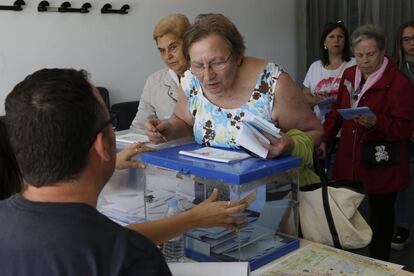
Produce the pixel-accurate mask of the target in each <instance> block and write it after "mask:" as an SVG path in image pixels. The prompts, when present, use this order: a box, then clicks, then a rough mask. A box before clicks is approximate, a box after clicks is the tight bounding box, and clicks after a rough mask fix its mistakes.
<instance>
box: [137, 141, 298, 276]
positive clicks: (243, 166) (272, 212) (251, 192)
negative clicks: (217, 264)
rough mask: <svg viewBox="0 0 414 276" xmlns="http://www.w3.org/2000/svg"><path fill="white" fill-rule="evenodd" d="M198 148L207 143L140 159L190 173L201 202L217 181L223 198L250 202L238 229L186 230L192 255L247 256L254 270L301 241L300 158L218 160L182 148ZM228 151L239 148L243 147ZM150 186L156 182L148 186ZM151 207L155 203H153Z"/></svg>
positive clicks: (209, 257)
mask: <svg viewBox="0 0 414 276" xmlns="http://www.w3.org/2000/svg"><path fill="white" fill-rule="evenodd" d="M209 149H211V148H209ZM213 149H214V148H213ZM199 150H204V147H203V146H201V145H198V144H196V143H189V144H184V145H178V146H173V147H169V148H164V149H161V150H157V151H154V152H147V153H143V154H142V155H141V161H143V162H145V163H146V164H147V166H148V167H156V168H161V169H162V170H167V171H168V172H171V170H172V171H174V172H176V175H177V177H181V178H183V177H185V178H187V179H188V178H190V179H191V180H192V181H193V182H194V197H193V199H194V200H193V201H194V202H196V203H197V202H200V201H202V200H204V199H205V198H207V197H208V196H209V194H210V192H211V191H212V189H213V188H215V187H218V189H219V200H235V201H247V202H249V207H248V208H247V210H246V211H245V212H244V213H243V215H245V216H247V221H246V222H245V223H243V224H242V225H239V226H240V228H241V231H240V232H238V233H235V232H232V231H230V230H228V229H226V228H222V227H213V228H197V229H193V230H191V231H189V232H187V233H186V250H185V251H186V256H187V257H189V258H191V259H194V260H197V261H248V262H249V263H250V267H251V269H252V270H254V269H257V268H259V267H260V266H262V265H264V264H266V263H268V262H270V261H272V260H274V259H276V258H278V257H280V256H283V255H285V254H286V253H288V252H290V251H292V250H295V249H297V248H298V247H299V240H298V238H297V235H298V214H297V192H298V185H297V181H298V176H297V168H298V167H299V166H300V160H299V159H298V158H296V157H293V156H284V157H280V158H276V159H272V160H265V159H258V158H252V157H250V158H245V157H241V158H244V159H241V160H235V161H230V162H218V161H212V160H207V159H205V158H204V157H205V156H204V157H203V158H198V157H192V156H188V155H184V154H182V153H183V152H190V153H193V152H198V151H199ZM226 151H229V152H234V153H240V151H238V150H229V149H226ZM203 154H205V153H203ZM207 158H208V157H207ZM237 158H238V157H237ZM150 170H151V168H150ZM146 190H150V191H152V190H153V188H151V187H146ZM157 206H159V205H157ZM147 208H149V209H150V208H151V207H150V205H148V207H147ZM149 212H150V213H151V210H150V211H149Z"/></svg>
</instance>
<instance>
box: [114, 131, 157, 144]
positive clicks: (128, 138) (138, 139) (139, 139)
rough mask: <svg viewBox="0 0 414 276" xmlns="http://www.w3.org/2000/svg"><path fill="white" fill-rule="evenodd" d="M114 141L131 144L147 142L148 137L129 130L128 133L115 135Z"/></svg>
mask: <svg viewBox="0 0 414 276" xmlns="http://www.w3.org/2000/svg"><path fill="white" fill-rule="evenodd" d="M116 141H117V142H122V143H127V144H133V143H148V142H149V139H148V136H147V135H143V134H138V133H133V132H130V133H125V134H120V135H116Z"/></svg>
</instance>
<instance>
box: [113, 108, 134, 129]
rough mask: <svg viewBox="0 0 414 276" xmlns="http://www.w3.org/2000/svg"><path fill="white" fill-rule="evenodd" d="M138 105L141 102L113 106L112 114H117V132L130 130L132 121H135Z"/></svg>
mask: <svg viewBox="0 0 414 276" xmlns="http://www.w3.org/2000/svg"><path fill="white" fill-rule="evenodd" d="M138 105H139V101H131V102H122V103H117V104H113V105H112V107H111V113H116V115H117V124H116V130H117V131H120V130H125V129H129V127H130V126H131V123H132V120H134V118H135V115H136V114H137V110H138Z"/></svg>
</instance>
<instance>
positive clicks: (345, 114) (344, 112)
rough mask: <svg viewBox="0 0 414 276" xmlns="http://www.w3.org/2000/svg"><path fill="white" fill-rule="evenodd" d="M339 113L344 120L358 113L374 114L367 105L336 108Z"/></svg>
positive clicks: (352, 117) (354, 116)
mask: <svg viewBox="0 0 414 276" xmlns="http://www.w3.org/2000/svg"><path fill="white" fill-rule="evenodd" d="M337 111H338V112H339V114H341V116H342V118H344V119H345V120H350V119H354V118H356V117H357V116H358V115H367V116H375V114H374V112H372V111H371V109H369V107H367V106H361V107H353V108H341V109H337Z"/></svg>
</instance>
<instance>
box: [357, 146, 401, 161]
mask: <svg viewBox="0 0 414 276" xmlns="http://www.w3.org/2000/svg"><path fill="white" fill-rule="evenodd" d="M362 156H363V160H364V164H365V165H367V166H375V165H391V164H397V163H399V162H400V148H399V142H386V141H381V142H364V143H363V144H362Z"/></svg>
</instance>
